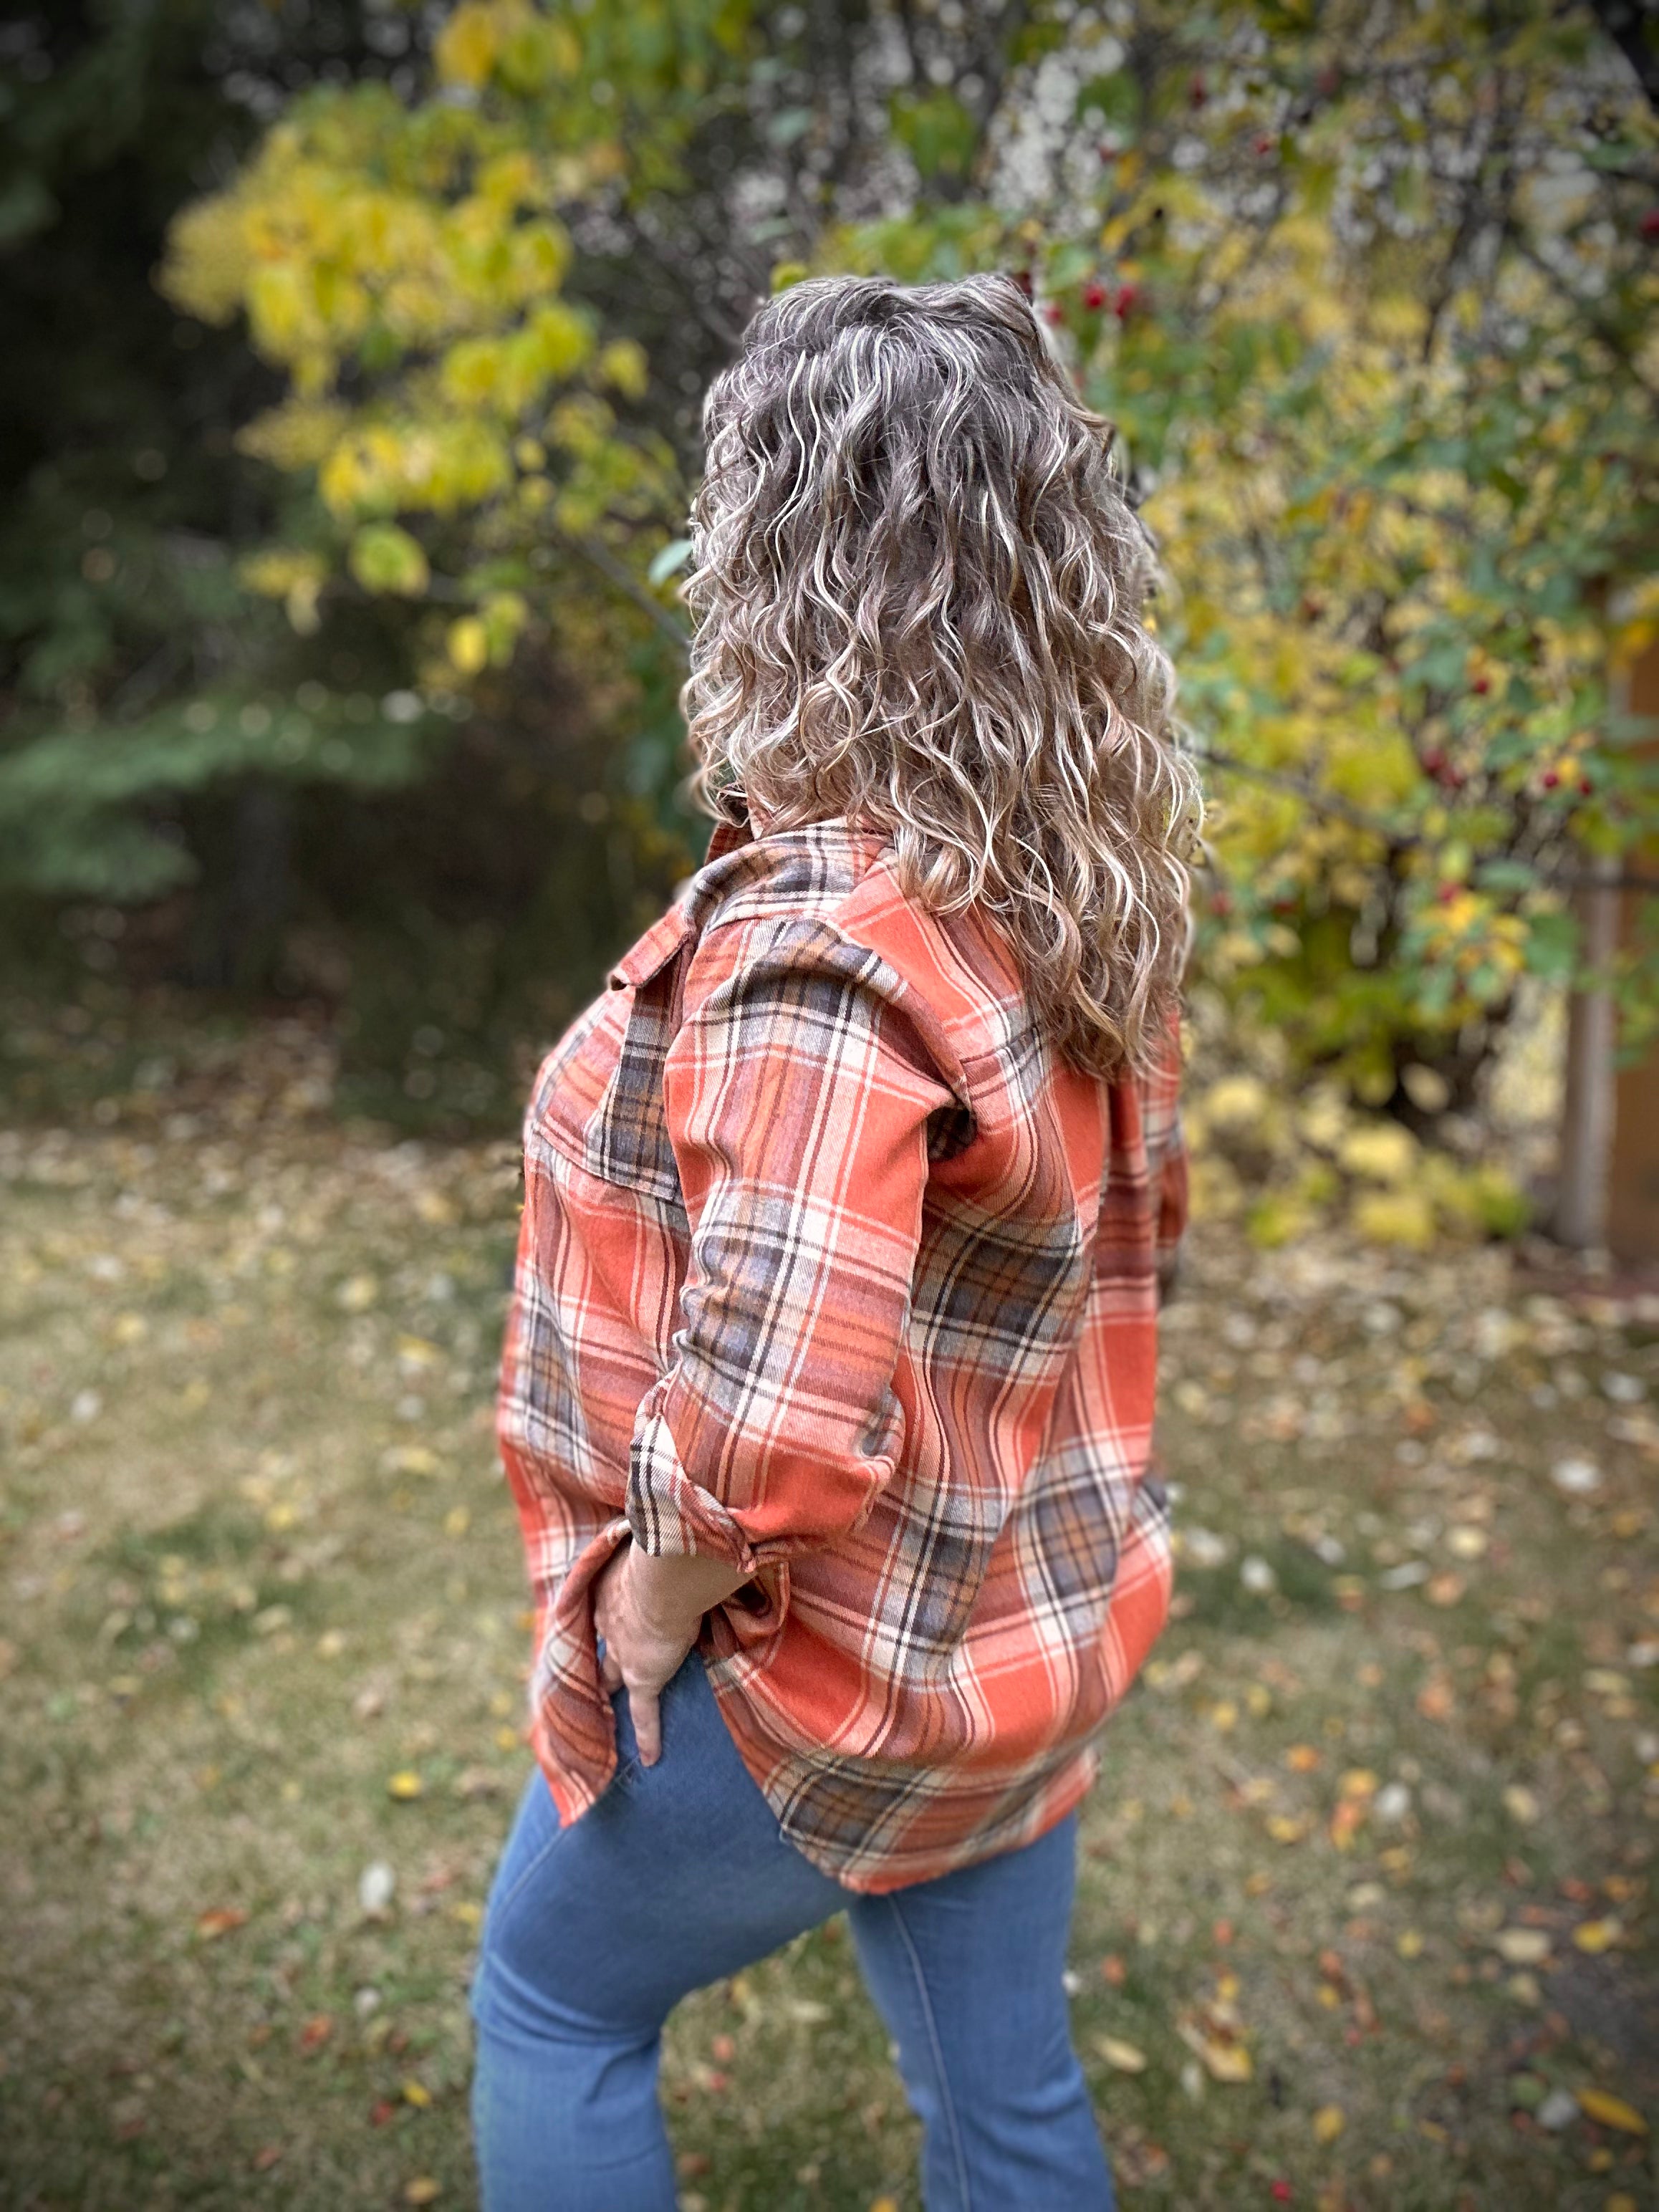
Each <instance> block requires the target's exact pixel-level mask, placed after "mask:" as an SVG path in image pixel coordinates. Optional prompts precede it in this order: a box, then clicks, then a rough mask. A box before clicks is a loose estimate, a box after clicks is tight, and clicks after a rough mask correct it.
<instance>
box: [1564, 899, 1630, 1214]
mask: <svg viewBox="0 0 1659 2212" xmlns="http://www.w3.org/2000/svg"><path fill="white" fill-rule="evenodd" d="M1595 872H1596V873H1597V874H1600V875H1606V876H1615V877H1616V875H1617V873H1618V863H1617V862H1616V861H1612V862H1607V861H1598V862H1597V863H1596V864H1595ZM1619 904H1620V901H1619V893H1618V891H1617V890H1615V889H1614V888H1613V884H1610V883H1609V884H1588V885H1587V886H1586V887H1585V888H1584V889H1583V890H1581V891H1580V892H1579V893H1578V896H1577V908H1578V922H1579V927H1580V928H1581V929H1582V930H1583V933H1584V957H1585V960H1586V961H1587V962H1588V963H1589V965H1590V966H1591V967H1592V968H1593V969H1598V970H1601V971H1603V972H1605V970H1606V969H1607V966H1608V964H1609V963H1610V962H1611V961H1612V959H1613V952H1614V950H1615V948H1616V946H1617V945H1618V942H1619ZM1616 1042H1617V1038H1616V1036H1615V1031H1614V1024H1613V995H1612V994H1611V993H1610V992H1608V991H1606V990H1597V989H1589V990H1584V991H1575V992H1574V993H1573V994H1572V996H1571V999H1569V1000H1568V1001H1567V1066H1566V1084H1565V1095H1564V1097H1563V1099H1562V1103H1561V1180H1560V1183H1559V1188H1558V1189H1557V1192H1556V1200H1555V1221H1554V1230H1555V1236H1556V1239H1557V1241H1558V1243H1562V1244H1567V1245H1571V1247H1572V1248H1573V1249H1574V1250H1576V1251H1581V1252H1583V1251H1589V1250H1592V1249H1600V1248H1601V1246H1602V1245H1604V1244H1605V1243H1607V1200H1608V1190H1607V1182H1608V1172H1609V1169H1610V1166H1611V1164H1612V1159H1613V1133H1614V1131H1615V1129H1616V1128H1617V1127H1618V1103H1617V1085H1616V1081H1615V1078H1614V1072H1613V1048H1614V1045H1615V1043H1616Z"/></svg>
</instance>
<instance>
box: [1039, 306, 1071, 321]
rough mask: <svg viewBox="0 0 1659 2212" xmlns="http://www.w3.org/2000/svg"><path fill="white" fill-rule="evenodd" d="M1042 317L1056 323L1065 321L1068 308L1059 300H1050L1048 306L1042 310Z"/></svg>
mask: <svg viewBox="0 0 1659 2212" xmlns="http://www.w3.org/2000/svg"><path fill="white" fill-rule="evenodd" d="M1042 319H1043V321H1044V322H1045V323H1054V324H1056V325H1058V324H1060V323H1063V322H1064V321H1065V319H1066V310H1065V308H1064V307H1061V306H1060V302H1059V301H1058V300H1050V301H1049V302H1048V306H1047V307H1045V308H1044V309H1043V311H1042Z"/></svg>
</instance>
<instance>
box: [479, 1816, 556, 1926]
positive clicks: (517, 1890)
mask: <svg viewBox="0 0 1659 2212" xmlns="http://www.w3.org/2000/svg"><path fill="white" fill-rule="evenodd" d="M554 1819H555V1820H556V1823H557V1825H556V1826H555V1828H554V1830H553V1832H552V1834H551V1835H550V1837H549V1838H548V1839H547V1841H546V1842H545V1843H544V1844H543V1845H542V1847H541V1849H540V1850H538V1852H537V1853H536V1856H535V1857H534V1858H532V1860H531V1862H530V1863H529V1865H528V1866H527V1867H524V1868H521V1869H520V1872H519V1876H518V1879H517V1880H516V1881H514V1883H513V1887H512V1888H511V1889H509V1890H508V1891H507V1894H506V1896H505V1897H503V1898H502V1899H501V1901H500V1903H499V1904H498V1905H496V1906H495V1917H497V1918H498V1919H500V1920H505V1919H506V1917H507V1914H508V1913H509V1912H510V1911H512V1909H513V1906H514V1905H516V1904H517V1903H518V1901H519V1898H520V1894H521V1893H522V1892H523V1890H524V1887H525V1885H526V1883H527V1882H530V1881H534V1879H535V1877H536V1876H537V1875H538V1874H539V1873H540V1872H541V1870H542V1869H543V1868H544V1866H545V1865H546V1863H547V1862H548V1860H549V1859H550V1858H551V1857H552V1856H553V1854H554V1852H555V1851H556V1850H557V1849H558V1847H559V1845H560V1844H562V1842H563V1841H564V1838H565V1828H564V1823H563V1822H562V1820H558V1815H557V1814H555V1815H554Z"/></svg>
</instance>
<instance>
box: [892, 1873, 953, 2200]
mask: <svg viewBox="0 0 1659 2212" xmlns="http://www.w3.org/2000/svg"><path fill="white" fill-rule="evenodd" d="M887 1907H888V1910H889V1911H890V1913H891V1914H892V1916H893V1924H894V1926H895V1927H896V1929H898V1932H899V1940H900V1942H902V1944H903V1946H904V1950H905V1955H906V1956H907V1957H908V1960H909V1961H910V1972H911V1973H912V1975H913V1976H914V1977H915V1984H916V1994H917V1996H919V1998H920V1999H921V2017H922V2021H923V2023H924V2025H925V2026H926V2027H927V2041H928V2045H929V2047H930V2049H931V2050H932V2052H933V2071H934V2073H935V2074H936V2075H937V2076H938V2078H939V2103H940V2106H942V2108H943V2110H944V2113H945V2120H946V2122H947V2123H948V2124H949V2127H950V2130H951V2154H952V2156H953V2157H954V2158H955V2160H956V2166H957V2188H958V2189H959V2190H960V2191H961V2192H962V2212H973V2197H972V2192H971V2191H970V2190H969V2185H968V2154H967V2151H966V2149H965V2148H964V2146H963V2140H962V2130H961V2128H960V2127H959V2126H958V2124H957V2105H956V2099H955V2098H954V2097H953V2096H952V2095H951V2081H950V2076H949V2075H947V2074H946V2072H945V2048H944V2045H942V2044H941V2043H940V2041H939V2023H938V2021H936V2020H935V2019H934V2017H933V1998H932V1997H931V1996H929V1994H928V1990H927V1975H926V1974H925V1973H924V1972H922V1966H921V1953H920V1952H919V1951H918V1950H917V1948H916V1946H915V1938H914V1937H913V1936H912V1935H911V1933H910V1930H909V1929H908V1927H907V1926H906V1924H905V1919H904V1915H903V1913H902V1911H900V1909H899V1905H898V1900H897V1899H896V1898H892V1897H890V1898H889V1899H887Z"/></svg>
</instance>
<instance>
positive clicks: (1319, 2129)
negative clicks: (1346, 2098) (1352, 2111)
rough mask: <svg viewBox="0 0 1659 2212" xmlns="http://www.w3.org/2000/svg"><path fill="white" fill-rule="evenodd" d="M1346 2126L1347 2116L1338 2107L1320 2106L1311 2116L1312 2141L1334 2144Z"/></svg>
mask: <svg viewBox="0 0 1659 2212" xmlns="http://www.w3.org/2000/svg"><path fill="white" fill-rule="evenodd" d="M1347 2124H1348V2116H1347V2114H1346V2112H1344V2111H1343V2109H1342V2107H1341V2106H1340V2105H1322V2106H1320V2108H1319V2110H1318V2111H1317V2112H1316V2113H1315V2114H1314V2116H1313V2131H1314V2141H1315V2142H1322V2143H1328V2142H1335V2141H1336V2139H1337V2137H1338V2136H1340V2134H1341V2132H1342V2130H1343V2129H1344V2128H1346V2126H1347Z"/></svg>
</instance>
